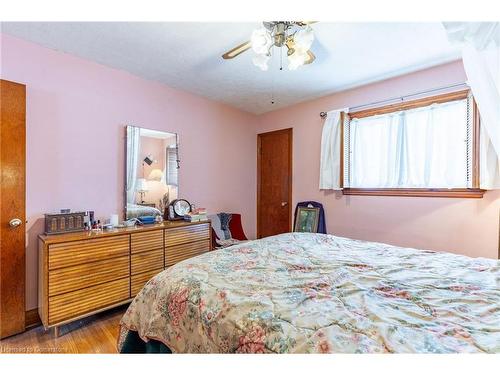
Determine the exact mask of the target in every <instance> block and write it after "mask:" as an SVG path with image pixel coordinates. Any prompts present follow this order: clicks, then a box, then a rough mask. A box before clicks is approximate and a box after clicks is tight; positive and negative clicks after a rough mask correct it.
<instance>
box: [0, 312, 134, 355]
mask: <svg viewBox="0 0 500 375" xmlns="http://www.w3.org/2000/svg"><path fill="white" fill-rule="evenodd" d="M126 309H127V306H125V307H124V306H121V307H118V308H116V309H113V310H110V311H106V312H103V313H100V314H97V315H94V316H91V317H88V318H85V319H82V320H78V321H75V322H73V323H69V324H67V325H64V326H62V327H60V328H59V337H57V338H55V337H54V334H53V330H48V331H47V332H45V331H44V328H43V327H42V326H39V327H36V328H32V329H29V330H28V331H26V332H24V333H21V334H19V335H15V336H11V337H8V338H6V339H3V340H0V353H58V354H61V353H116V340H117V337H118V326H119V324H120V319H121V317H122V315H123V314H124V313H125V310H126Z"/></svg>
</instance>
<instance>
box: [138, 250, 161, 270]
mask: <svg viewBox="0 0 500 375" xmlns="http://www.w3.org/2000/svg"><path fill="white" fill-rule="evenodd" d="M163 263H164V262H163V249H157V250H151V251H147V252H144V253H139V254H133V255H132V261H131V270H132V275H136V274H138V273H142V272H146V271H151V270H154V269H157V268H163Z"/></svg>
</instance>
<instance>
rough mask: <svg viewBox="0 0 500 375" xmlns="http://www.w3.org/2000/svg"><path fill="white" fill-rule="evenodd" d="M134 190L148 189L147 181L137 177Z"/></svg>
mask: <svg viewBox="0 0 500 375" xmlns="http://www.w3.org/2000/svg"><path fill="white" fill-rule="evenodd" d="M135 190H136V191H148V190H149V187H148V182H147V181H146V179H145V178H139V179H137V185H136V187H135Z"/></svg>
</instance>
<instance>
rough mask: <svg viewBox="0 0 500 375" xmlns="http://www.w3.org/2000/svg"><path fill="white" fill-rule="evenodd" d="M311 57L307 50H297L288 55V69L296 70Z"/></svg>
mask: <svg viewBox="0 0 500 375" xmlns="http://www.w3.org/2000/svg"><path fill="white" fill-rule="evenodd" d="M308 58H309V55H308V54H307V52H306V51H302V50H295V52H294V53H292V54H291V55H290V56H288V69H289V70H295V69H297V68H298V67H299V66H302V65H304V63H305V62H306V61H307V59H308Z"/></svg>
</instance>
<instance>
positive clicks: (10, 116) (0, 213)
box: [0, 80, 26, 338]
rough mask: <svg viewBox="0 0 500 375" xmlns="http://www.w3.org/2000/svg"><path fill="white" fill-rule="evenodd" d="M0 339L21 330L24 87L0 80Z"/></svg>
mask: <svg viewBox="0 0 500 375" xmlns="http://www.w3.org/2000/svg"><path fill="white" fill-rule="evenodd" d="M0 110H1V127H0V170H1V185H0V262H1V263H0V338H4V337H7V336H11V335H14V334H16V333H19V332H23V331H24V329H25V310H26V309H25V233H26V228H25V222H26V217H25V163H26V152H25V148H26V134H25V127H26V126H25V124H26V87H25V86H24V85H21V84H18V83H14V82H9V81H4V80H0Z"/></svg>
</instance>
